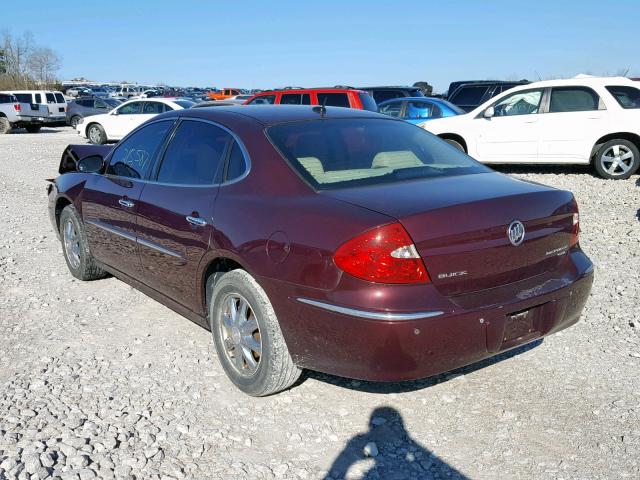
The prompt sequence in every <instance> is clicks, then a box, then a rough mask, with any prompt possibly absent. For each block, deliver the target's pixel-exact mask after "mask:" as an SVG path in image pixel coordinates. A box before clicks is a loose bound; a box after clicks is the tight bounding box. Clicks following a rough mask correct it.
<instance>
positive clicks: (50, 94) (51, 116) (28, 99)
mask: <svg viewBox="0 0 640 480" xmlns="http://www.w3.org/2000/svg"><path fill="white" fill-rule="evenodd" d="M6 93H10V94H12V95H15V97H16V98H17V99H18V101H19V102H20V103H23V104H31V105H44V106H45V112H47V113H48V116H47V117H46V119H45V123H47V124H52V123H55V124H60V125H64V124H65V120H66V115H67V101H66V100H65V99H64V95H62V92H54V91H50V90H12V91H10V92H6ZM34 109H35V108H34Z"/></svg>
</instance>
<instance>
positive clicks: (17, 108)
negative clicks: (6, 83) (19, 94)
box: [13, 103, 21, 112]
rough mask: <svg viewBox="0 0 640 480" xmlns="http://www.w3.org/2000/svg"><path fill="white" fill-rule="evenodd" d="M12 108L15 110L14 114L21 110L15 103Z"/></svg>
mask: <svg viewBox="0 0 640 480" xmlns="http://www.w3.org/2000/svg"><path fill="white" fill-rule="evenodd" d="M13 108H15V109H16V112H19V111H20V109H21V107H20V104H19V103H16V104H15V105H14V106H13Z"/></svg>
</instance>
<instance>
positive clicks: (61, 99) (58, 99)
mask: <svg viewBox="0 0 640 480" xmlns="http://www.w3.org/2000/svg"><path fill="white" fill-rule="evenodd" d="M54 95H55V97H56V103H66V102H65V100H64V97H63V96H62V94H61V93H55V94H54Z"/></svg>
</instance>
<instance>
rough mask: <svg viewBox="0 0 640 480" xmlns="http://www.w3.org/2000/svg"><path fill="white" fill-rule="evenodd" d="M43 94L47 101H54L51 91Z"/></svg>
mask: <svg viewBox="0 0 640 480" xmlns="http://www.w3.org/2000/svg"><path fill="white" fill-rule="evenodd" d="M45 96H46V98H47V103H56V97H55V96H54V95H53V93H45Z"/></svg>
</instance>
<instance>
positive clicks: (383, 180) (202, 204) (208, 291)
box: [49, 106, 593, 395]
mask: <svg viewBox="0 0 640 480" xmlns="http://www.w3.org/2000/svg"><path fill="white" fill-rule="evenodd" d="M60 173H61V174H62V175H60V176H59V177H58V178H57V179H56V180H55V181H53V183H52V184H51V185H50V187H49V208H50V215H51V221H52V222H53V226H54V228H55V230H56V232H58V234H59V236H60V238H61V241H62V244H63V252H64V256H65V259H66V262H67V265H68V266H69V270H70V271H71V273H72V274H73V275H74V276H75V277H76V278H79V279H82V280H93V279H97V278H101V277H103V276H105V275H106V274H107V273H110V274H113V275H115V276H116V277H118V278H121V279H122V280H124V281H126V282H127V283H130V284H131V285H133V286H135V287H136V288H138V289H140V290H142V291H143V292H144V293H146V294H147V295H149V296H151V297H153V298H155V299H157V300H159V301H160V302H162V303H163V304H165V305H167V306H168V307H170V308H172V309H174V310H175V311H177V312H179V313H180V314H182V315H184V316H185V317H187V318H189V319H191V320H193V321H194V322H196V323H198V324H200V325H202V326H203V327H205V328H210V329H211V331H212V333H213V339H214V343H215V346H216V349H217V352H218V357H219V360H220V363H221V364H222V366H223V368H224V370H225V372H226V373H227V374H228V376H229V377H230V379H231V380H232V381H233V382H234V383H235V384H236V385H237V386H238V387H239V388H240V389H242V390H243V391H245V392H247V393H249V394H251V395H267V394H270V393H274V392H278V391H280V390H283V389H285V388H287V387H289V386H291V385H292V384H293V383H294V382H295V381H296V379H298V377H299V375H300V372H301V370H302V369H305V368H307V369H312V370H318V371H321V372H326V373H331V374H336V375H342V376H347V377H352V378H358V379H366V380H375V381H396V380H411V379H418V378H423V377H426V376H429V375H434V374H437V373H440V372H444V371H447V370H450V369H453V368H456V367H460V366H463V365H467V364H469V363H472V362H476V361H478V360H481V359H483V358H486V357H489V356H492V355H495V354H497V353H499V352H503V351H505V350H508V349H511V348H513V347H516V346H518V345H522V344H525V343H528V342H531V341H534V340H535V339H538V338H541V337H543V336H545V335H548V334H550V333H553V332H556V331H558V330H561V329H563V328H566V327H568V326H570V325H572V324H574V323H575V322H577V321H578V318H579V317H580V313H581V312H582V309H583V306H584V304H585V301H586V300H587V297H588V295H589V291H590V289H591V283H592V280H593V266H592V264H591V262H590V261H589V259H588V258H587V256H586V255H585V254H584V253H583V252H582V250H581V249H580V246H579V244H578V231H579V223H578V220H579V217H578V209H577V205H576V202H575V200H574V198H573V195H572V194H571V193H570V192H567V191H562V190H556V189H553V188H550V187H546V186H543V185H539V184H536V183H531V182H526V181H522V180H516V179H514V178H510V177H508V176H505V175H502V174H499V173H496V172H494V171H492V170H491V169H489V168H488V167H486V166H484V165H481V164H480V163H478V162H476V161H474V160H473V159H471V158H470V157H468V156H466V155H465V154H463V153H461V152H459V151H458V150H456V149H455V148H453V147H451V146H449V145H448V144H447V143H445V142H443V141H441V140H439V139H438V138H437V137H435V136H433V135H431V134H430V133H427V132H426V131H424V130H422V129H420V128H417V127H415V126H413V125H410V124H408V123H406V122H403V121H401V120H396V119H393V118H390V117H387V116H383V115H378V114H376V113H370V112H366V111H356V110H351V109H344V108H324V107H318V106H316V107H311V106H285V107H282V106H275V107H272V106H256V107H252V106H245V107H228V108H202V109H197V110H182V111H175V112H170V113H167V114H163V115H159V116H157V117H155V118H154V119H152V120H150V121H148V122H147V123H145V124H143V125H142V126H140V127H139V128H137V129H136V130H134V131H133V132H132V133H130V134H129V135H128V136H127V137H125V138H124V139H123V140H122V141H121V142H120V143H118V144H117V145H116V146H114V147H110V146H87V145H85V146H70V147H68V148H67V150H66V151H65V153H64V155H63V158H62V161H61V164H60Z"/></svg>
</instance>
